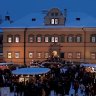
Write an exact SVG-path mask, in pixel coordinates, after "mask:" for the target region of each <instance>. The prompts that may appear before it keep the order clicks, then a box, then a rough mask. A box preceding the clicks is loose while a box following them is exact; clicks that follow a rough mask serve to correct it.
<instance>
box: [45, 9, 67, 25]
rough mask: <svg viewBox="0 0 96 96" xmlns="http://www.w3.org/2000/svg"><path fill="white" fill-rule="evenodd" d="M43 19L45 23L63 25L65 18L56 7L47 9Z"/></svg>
mask: <svg viewBox="0 0 96 96" xmlns="http://www.w3.org/2000/svg"><path fill="white" fill-rule="evenodd" d="M44 19H45V20H44V23H45V25H64V22H65V18H64V16H63V14H62V12H61V11H60V10H59V9H58V8H53V9H51V10H49V11H48V13H47V14H46V16H45V17H44Z"/></svg>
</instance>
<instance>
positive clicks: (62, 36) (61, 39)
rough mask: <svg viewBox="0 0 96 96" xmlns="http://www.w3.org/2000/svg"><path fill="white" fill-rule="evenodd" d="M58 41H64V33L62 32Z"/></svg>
mask: <svg viewBox="0 0 96 96" xmlns="http://www.w3.org/2000/svg"><path fill="white" fill-rule="evenodd" d="M60 42H61V43H63V42H65V35H64V34H62V35H60Z"/></svg>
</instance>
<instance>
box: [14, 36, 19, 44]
mask: <svg viewBox="0 0 96 96" xmlns="http://www.w3.org/2000/svg"><path fill="white" fill-rule="evenodd" d="M15 42H16V43H19V42H20V36H19V35H15Z"/></svg>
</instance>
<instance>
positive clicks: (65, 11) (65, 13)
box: [64, 9, 67, 25]
mask: <svg viewBox="0 0 96 96" xmlns="http://www.w3.org/2000/svg"><path fill="white" fill-rule="evenodd" d="M66 18H67V9H64V25H65V22H66Z"/></svg>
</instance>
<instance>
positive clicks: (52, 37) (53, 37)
mask: <svg viewBox="0 0 96 96" xmlns="http://www.w3.org/2000/svg"><path fill="white" fill-rule="evenodd" d="M51 42H59V36H58V35H53V36H51Z"/></svg>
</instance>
